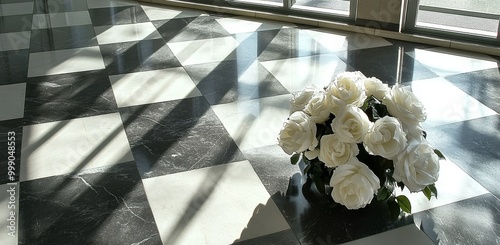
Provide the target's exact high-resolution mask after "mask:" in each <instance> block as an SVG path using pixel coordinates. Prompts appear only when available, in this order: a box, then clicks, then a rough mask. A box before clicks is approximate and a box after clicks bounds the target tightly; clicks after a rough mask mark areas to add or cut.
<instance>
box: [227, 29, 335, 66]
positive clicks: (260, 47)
mask: <svg viewBox="0 0 500 245" xmlns="http://www.w3.org/2000/svg"><path fill="white" fill-rule="evenodd" d="M233 36H234V37H235V38H236V40H238V41H239V42H240V45H239V48H240V49H245V50H247V51H248V52H249V53H250V54H251V55H252V56H256V57H258V58H259V60H260V61H269V60H278V59H286V58H296V57H303V56H311V55H317V54H324V53H331V51H330V50H328V49H327V48H325V47H323V46H322V45H321V44H320V43H318V42H317V41H316V40H314V39H313V38H312V37H311V36H310V35H308V34H307V33H304V32H302V31H301V30H299V29H296V28H283V29H280V30H268V31H258V32H254V33H242V34H234V35H233Z"/></svg>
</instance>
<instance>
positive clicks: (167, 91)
mask: <svg viewBox="0 0 500 245" xmlns="http://www.w3.org/2000/svg"><path fill="white" fill-rule="evenodd" d="M109 80H110V81H111V86H112V88H113V93H114V95H115V99H116V103H117V104H118V107H125V106H134V105H142V104H149V103H155V102H162V101H169V100H178V99H184V98H189V97H195V96H201V95H202V94H201V93H200V91H199V90H198V89H197V88H196V86H195V85H194V82H193V80H191V77H189V75H188V74H187V73H186V71H185V70H184V68H182V67H178V68H171V69H164V70H154V71H145V72H137V73H130V74H123V75H114V76H110V77H109Z"/></svg>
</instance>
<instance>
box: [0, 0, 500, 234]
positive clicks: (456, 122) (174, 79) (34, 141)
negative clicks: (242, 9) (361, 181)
mask: <svg viewBox="0 0 500 245" xmlns="http://www.w3.org/2000/svg"><path fill="white" fill-rule="evenodd" d="M7 10H8V11H7ZM0 40H1V42H0V74H1V78H0V134H1V138H0V142H1V145H2V148H5V149H4V150H0V167H1V169H2V170H1V173H2V174H1V178H0V181H1V182H0V184H1V185H0V186H1V189H2V191H1V192H0V218H1V219H0V224H1V226H0V231H1V233H0V241H2V242H0V243H1V244H15V242H16V241H18V242H19V244H162V243H163V244H230V243H238V244H339V243H350V244H379V243H382V244H391V243H390V242H392V244H401V241H405V242H404V244H432V243H440V244H498V243H500V240H499V237H500V212H499V210H500V200H499V199H498V198H499V197H500V189H498V177H497V176H498V174H499V173H500V153H499V152H500V151H498V149H499V147H500V136H499V135H500V134H499V132H500V116H499V114H498V113H499V112H500V68H499V64H500V58H499V57H492V56H488V55H482V54H475V53H465V52H460V51H456V50H451V49H443V48H438V47H433V46H428V45H422V44H415V43H407V42H401V41H395V40H390V39H383V38H380V37H373V36H367V35H361V34H353V33H344V32H339V31H332V30H326V29H316V28H312V27H307V26H303V25H300V26H296V25H294V24H290V23H281V22H273V21H265V20H260V19H251V18H243V17H238V16H232V15H223V14H216V13H211V12H201V11H195V10H190V9H178V8H172V7H164V6H157V5H150V4H144V3H138V2H135V1H132V0H126V1H125V0H124V1H102V0H73V1H70V0H57V1H56V0H54V1H52V0H0ZM355 70H359V71H361V72H363V73H364V74H365V75H367V76H375V77H378V78H380V79H381V80H383V81H384V82H386V83H388V84H391V85H392V84H395V83H403V84H406V85H408V86H410V87H411V88H412V90H413V91H414V92H415V93H416V94H417V96H418V97H419V98H420V99H421V100H422V102H423V103H424V104H425V105H426V107H427V109H428V120H427V121H426V123H425V124H424V127H425V130H426V131H427V132H428V140H429V141H430V142H431V144H432V145H433V146H435V147H436V148H438V149H440V150H441V151H442V152H443V153H444V154H445V155H446V156H447V159H448V160H447V161H446V162H443V163H442V166H441V169H442V170H441V175H440V180H439V181H438V183H437V187H438V190H439V198H438V199H433V200H432V201H430V202H427V201H424V199H425V197H424V196H423V195H421V194H420V195H414V194H409V196H410V198H411V200H412V203H413V204H414V207H413V210H414V213H413V214H412V215H407V216H403V217H400V218H399V219H398V220H397V221H391V220H390V219H389V218H388V214H387V212H386V211H384V210H385V209H384V207H383V205H373V206H370V207H369V208H366V209H363V210H358V211H348V210H346V209H344V208H342V207H339V206H336V207H335V208H332V207H330V205H329V204H331V199H330V198H328V197H325V196H321V195H318V194H317V193H316V192H315V191H314V188H312V187H310V186H308V185H307V184H305V185H303V184H304V178H303V177H302V176H301V175H300V169H299V166H293V165H291V164H289V156H287V155H286V154H285V153H283V151H282V150H281V149H280V148H279V147H278V146H277V142H276V136H277V134H278V132H279V129H280V128H281V125H282V123H283V121H284V120H285V119H286V118H287V116H288V111H289V100H290V98H291V93H293V92H295V91H298V90H301V89H302V88H304V87H305V86H307V85H309V84H317V85H320V86H321V85H324V84H326V83H328V82H329V81H330V80H331V79H332V77H334V76H335V75H336V74H337V73H339V72H342V71H355ZM12 134H15V140H10V139H9V138H8V136H11V135H12ZM9 142H15V146H16V149H15V154H14V156H15V158H16V165H15V173H16V175H15V181H11V180H9V179H8V177H9V176H8V175H7V172H8V171H6V170H7V169H8V168H7V166H8V161H7V159H8V157H9V153H8V151H7V144H8V143H9ZM11 188H15V190H16V192H15V195H14V200H15V202H16V203H15V204H16V207H15V209H14V210H9V208H8V202H9V201H11V200H12V197H11V196H10V193H11V192H8V190H9V189H11ZM9 211H16V212H17V213H16V215H17V216H16V217H17V219H16V221H17V222H16V223H15V224H16V225H17V227H15V231H16V232H17V233H16V235H17V237H15V238H12V237H10V236H9V235H8V231H7V230H6V227H7V225H8V224H9V223H7V222H8V221H7V219H8V218H9V217H10V216H9Z"/></svg>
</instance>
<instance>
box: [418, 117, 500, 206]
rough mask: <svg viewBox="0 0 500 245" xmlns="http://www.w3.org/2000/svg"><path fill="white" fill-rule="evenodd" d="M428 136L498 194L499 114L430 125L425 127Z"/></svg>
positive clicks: (497, 195)
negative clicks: (440, 124)
mask: <svg viewBox="0 0 500 245" xmlns="http://www.w3.org/2000/svg"><path fill="white" fill-rule="evenodd" d="M427 139H428V140H429V142H430V143H431V144H432V145H433V146H434V147H436V148H437V149H439V150H440V151H441V152H443V153H444V154H445V155H446V156H447V158H449V159H450V160H451V161H453V162H454V163H455V164H457V165H458V166H459V167H460V168H462V169H463V170H464V171H465V172H466V173H467V174H468V175H470V176H471V177H472V178H474V179H475V180H476V181H477V182H478V183H479V184H481V185H482V186H484V187H485V188H486V189H487V190H488V191H490V192H491V193H493V194H494V195H495V196H496V197H497V198H500V189H499V188H498V173H500V164H499V162H500V151H499V150H498V149H500V115H494V116H488V117H483V118H478V119H474V120H470V121H465V122H458V123H453V124H448V125H443V126H439V127H433V128H430V129H428V130H427Z"/></svg>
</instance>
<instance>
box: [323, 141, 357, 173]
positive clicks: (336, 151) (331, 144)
mask: <svg viewBox="0 0 500 245" xmlns="http://www.w3.org/2000/svg"><path fill="white" fill-rule="evenodd" d="M319 147H320V148H319V156H318V158H319V160H320V161H322V162H324V163H325V165H326V166H327V167H330V168H334V167H337V166H340V165H342V164H344V163H346V162H347V161H349V160H350V159H351V158H353V157H355V156H357V155H358V153H359V149H358V145H357V144H354V143H345V142H342V141H340V140H339V139H338V137H337V135H336V134H329V135H324V136H323V137H321V140H320V143H319Z"/></svg>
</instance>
